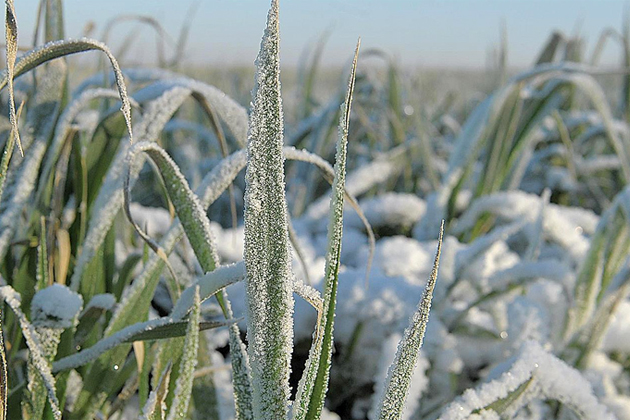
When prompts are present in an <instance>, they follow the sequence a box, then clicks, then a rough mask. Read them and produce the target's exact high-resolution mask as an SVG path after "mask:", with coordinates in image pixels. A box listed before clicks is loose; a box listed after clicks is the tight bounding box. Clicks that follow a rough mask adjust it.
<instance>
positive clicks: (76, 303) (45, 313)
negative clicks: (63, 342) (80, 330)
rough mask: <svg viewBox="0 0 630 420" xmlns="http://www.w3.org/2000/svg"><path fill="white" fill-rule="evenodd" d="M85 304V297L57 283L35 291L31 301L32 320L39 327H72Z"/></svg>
mask: <svg viewBox="0 0 630 420" xmlns="http://www.w3.org/2000/svg"><path fill="white" fill-rule="evenodd" d="M82 306H83V298H82V297H81V295H79V294H78V293H75V292H73V291H72V290H70V289H69V288H68V287H66V286H64V285H61V284H58V283H55V284H53V285H52V286H49V287H47V288H45V289H42V290H40V291H38V292H37V293H35V296H33V300H32V301H31V320H32V322H33V325H35V326H37V327H48V328H59V329H66V328H70V327H72V326H73V325H74V324H75V322H76V320H77V314H78V313H79V312H80V311H81V307H82Z"/></svg>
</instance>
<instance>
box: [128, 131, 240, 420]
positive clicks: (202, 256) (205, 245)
mask: <svg viewBox="0 0 630 420" xmlns="http://www.w3.org/2000/svg"><path fill="white" fill-rule="evenodd" d="M139 151H143V152H145V153H147V154H148V155H149V156H150V157H151V159H152V160H153V161H154V162H155V163H156V165H157V167H158V168H159V170H160V173H161V174H162V176H163V177H164V181H165V186H166V189H167V191H168V193H169V198H170V199H171V201H172V203H173V205H174V207H175V210H176V212H177V216H178V218H179V220H180V222H181V224H182V228H183V231H184V232H185V233H186V236H187V237H188V240H189V241H190V244H191V246H192V248H193V250H194V252H195V255H196V256H197V259H198V261H199V264H200V265H201V268H202V269H203V270H204V271H205V272H213V271H214V270H215V268H216V267H217V265H218V264H219V257H218V254H217V251H216V245H215V243H214V235H213V234H212V232H211V230H210V221H209V220H208V217H207V215H206V213H205V211H204V206H203V205H202V204H201V202H200V200H199V198H198V197H197V195H195V194H194V193H193V192H192V190H191V189H190V187H189V186H188V182H187V181H186V179H185V178H184V176H183V175H182V173H181V171H180V170H179V168H178V167H177V165H176V164H175V162H173V161H172V159H171V158H170V157H169V156H168V155H167V154H166V152H165V151H164V150H163V149H161V148H160V147H159V146H157V145H156V144H155V143H151V142H141V143H138V144H137V145H136V146H134V147H133V148H132V150H131V151H130V156H131V157H130V158H131V159H133V154H134V153H137V152H139ZM228 185H229V183H228ZM125 193H126V194H127V193H128V189H127V188H126V189H125ZM128 206H129V202H128V200H127V201H126V203H125V208H126V212H127V214H128V216H130V212H129V209H128ZM136 229H138V227H137V225H136ZM143 237H144V236H143ZM160 251H161V252H162V254H163V257H164V256H165V255H166V252H165V251H164V250H162V249H160ZM163 257H162V258H163ZM217 299H218V301H219V304H220V305H221V307H222V309H223V314H224V316H225V317H226V318H232V317H233V314H232V311H231V308H230V306H229V302H228V301H227V298H226V296H225V294H224V293H220V294H218V295H217ZM229 334H230V343H231V345H230V348H231V349H233V350H234V352H239V353H238V354H236V353H233V357H232V362H233V365H232V367H233V371H234V376H235V378H237V380H235V382H237V383H239V384H240V386H239V387H235V391H236V392H237V393H238V395H237V396H236V397H235V401H236V402H237V404H243V406H242V407H240V410H237V411H238V412H241V413H244V417H242V418H243V419H247V418H250V417H249V416H248V415H247V413H248V412H251V409H250V408H249V401H251V396H250V394H251V389H250V388H251V385H250V380H249V377H250V372H249V369H248V362H247V356H246V355H245V354H244V353H240V352H242V351H243V350H244V347H243V346H242V343H240V342H241V339H240V335H239V331H238V328H237V327H236V326H234V327H231V328H230V329H229Z"/></svg>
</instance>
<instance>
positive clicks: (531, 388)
mask: <svg viewBox="0 0 630 420" xmlns="http://www.w3.org/2000/svg"><path fill="white" fill-rule="evenodd" d="M508 366H509V370H507V371H504V373H503V374H501V376H499V377H498V378H497V379H495V380H493V381H491V382H488V383H486V384H483V385H482V386H480V387H479V388H477V389H468V390H467V391H465V392H464V394H463V395H462V396H461V397H460V398H458V399H457V400H455V401H454V402H453V403H451V404H449V406H448V407H446V409H445V410H444V411H443V413H442V415H441V416H440V419H441V420H457V419H462V420H463V419H466V418H468V417H469V416H470V415H471V414H472V412H473V411H476V410H479V409H483V408H485V407H488V406H489V405H490V404H492V403H494V402H495V401H498V400H500V399H503V398H506V397H508V396H509V395H510V393H512V392H514V391H515V390H517V388H518V387H519V386H521V385H523V384H525V383H526V382H527V381H530V379H531V383H530V384H529V385H528V386H527V389H525V390H524V391H523V392H522V394H521V395H520V396H518V397H517V398H516V399H515V400H514V401H512V403H511V404H510V406H508V407H507V408H506V411H505V415H506V417H508V418H509V417H510V415H513V414H515V413H516V412H517V411H518V410H519V408H520V407H522V406H523V405H524V404H526V403H527V402H528V401H531V400H534V399H536V398H542V399H553V400H558V401H560V402H561V403H563V404H565V405H566V406H568V407H569V408H571V409H572V410H573V411H575V412H577V413H578V415H579V416H580V417H581V418H588V419H602V420H604V419H607V420H614V418H615V417H614V416H613V415H612V413H611V412H610V411H609V410H608V409H607V407H606V406H604V405H603V404H602V403H600V402H599V401H598V400H597V398H596V397H595V395H593V390H592V388H591V386H590V384H589V382H588V381H587V380H586V379H585V378H584V377H583V376H582V375H581V374H580V372H579V371H577V370H576V369H574V368H572V367H570V366H568V365H567V364H565V363H564V362H563V361H561V360H560V359H558V358H556V357H555V356H553V355H552V354H550V353H548V352H546V351H545V350H543V348H542V347H541V346H540V345H539V344H538V343H536V342H533V341H529V342H527V343H525V344H524V345H523V347H522V348H521V351H520V355H519V356H518V358H516V359H515V360H514V361H512V362H511V363H506V364H504V366H503V368H505V367H508Z"/></svg>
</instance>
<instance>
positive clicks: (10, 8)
mask: <svg viewBox="0 0 630 420" xmlns="http://www.w3.org/2000/svg"><path fill="white" fill-rule="evenodd" d="M6 6H7V9H6V10H7V13H6V19H5V22H6V25H5V32H6V42H7V76H6V79H7V85H8V89H9V119H10V120H11V126H12V128H11V134H12V135H13V136H14V138H15V139H16V141H17V145H18V149H19V150H20V154H21V155H22V156H24V150H23V149H22V142H21V141H20V133H19V131H18V123H17V116H16V112H15V98H14V96H13V77H14V71H15V59H16V58H17V50H18V29H17V20H16V18H15V6H14V5H13V0H6Z"/></svg>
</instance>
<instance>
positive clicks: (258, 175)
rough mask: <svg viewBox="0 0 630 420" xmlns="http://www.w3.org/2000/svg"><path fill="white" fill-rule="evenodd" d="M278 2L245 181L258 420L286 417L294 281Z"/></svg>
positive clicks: (264, 49)
mask: <svg viewBox="0 0 630 420" xmlns="http://www.w3.org/2000/svg"><path fill="white" fill-rule="evenodd" d="M279 44H280V38H279V17H278V0H272V3H271V8H270V10H269V13H268V15H267V27H266V29H265V32H264V35H263V38H262V41H261V45H260V52H259V53H258V57H257V58H256V65H257V71H256V78H255V87H254V91H253V107H252V113H251V118H250V127H249V135H248V146H247V154H248V162H247V171H246V175H245V181H246V186H245V266H246V270H247V283H246V290H247V337H248V340H249V348H248V353H249V357H250V362H251V368H252V385H253V387H252V391H253V409H254V418H255V419H259V420H262V419H284V418H286V416H287V411H288V401H289V396H290V389H289V373H290V370H291V353H292V351H293V320H292V312H293V285H292V283H293V281H292V279H293V275H292V270H291V251H290V245H289V235H288V227H287V205H286V199H285V183H284V155H283V153H282V145H283V114H282V98H281V93H280V60H279V46H280V45H279Z"/></svg>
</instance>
